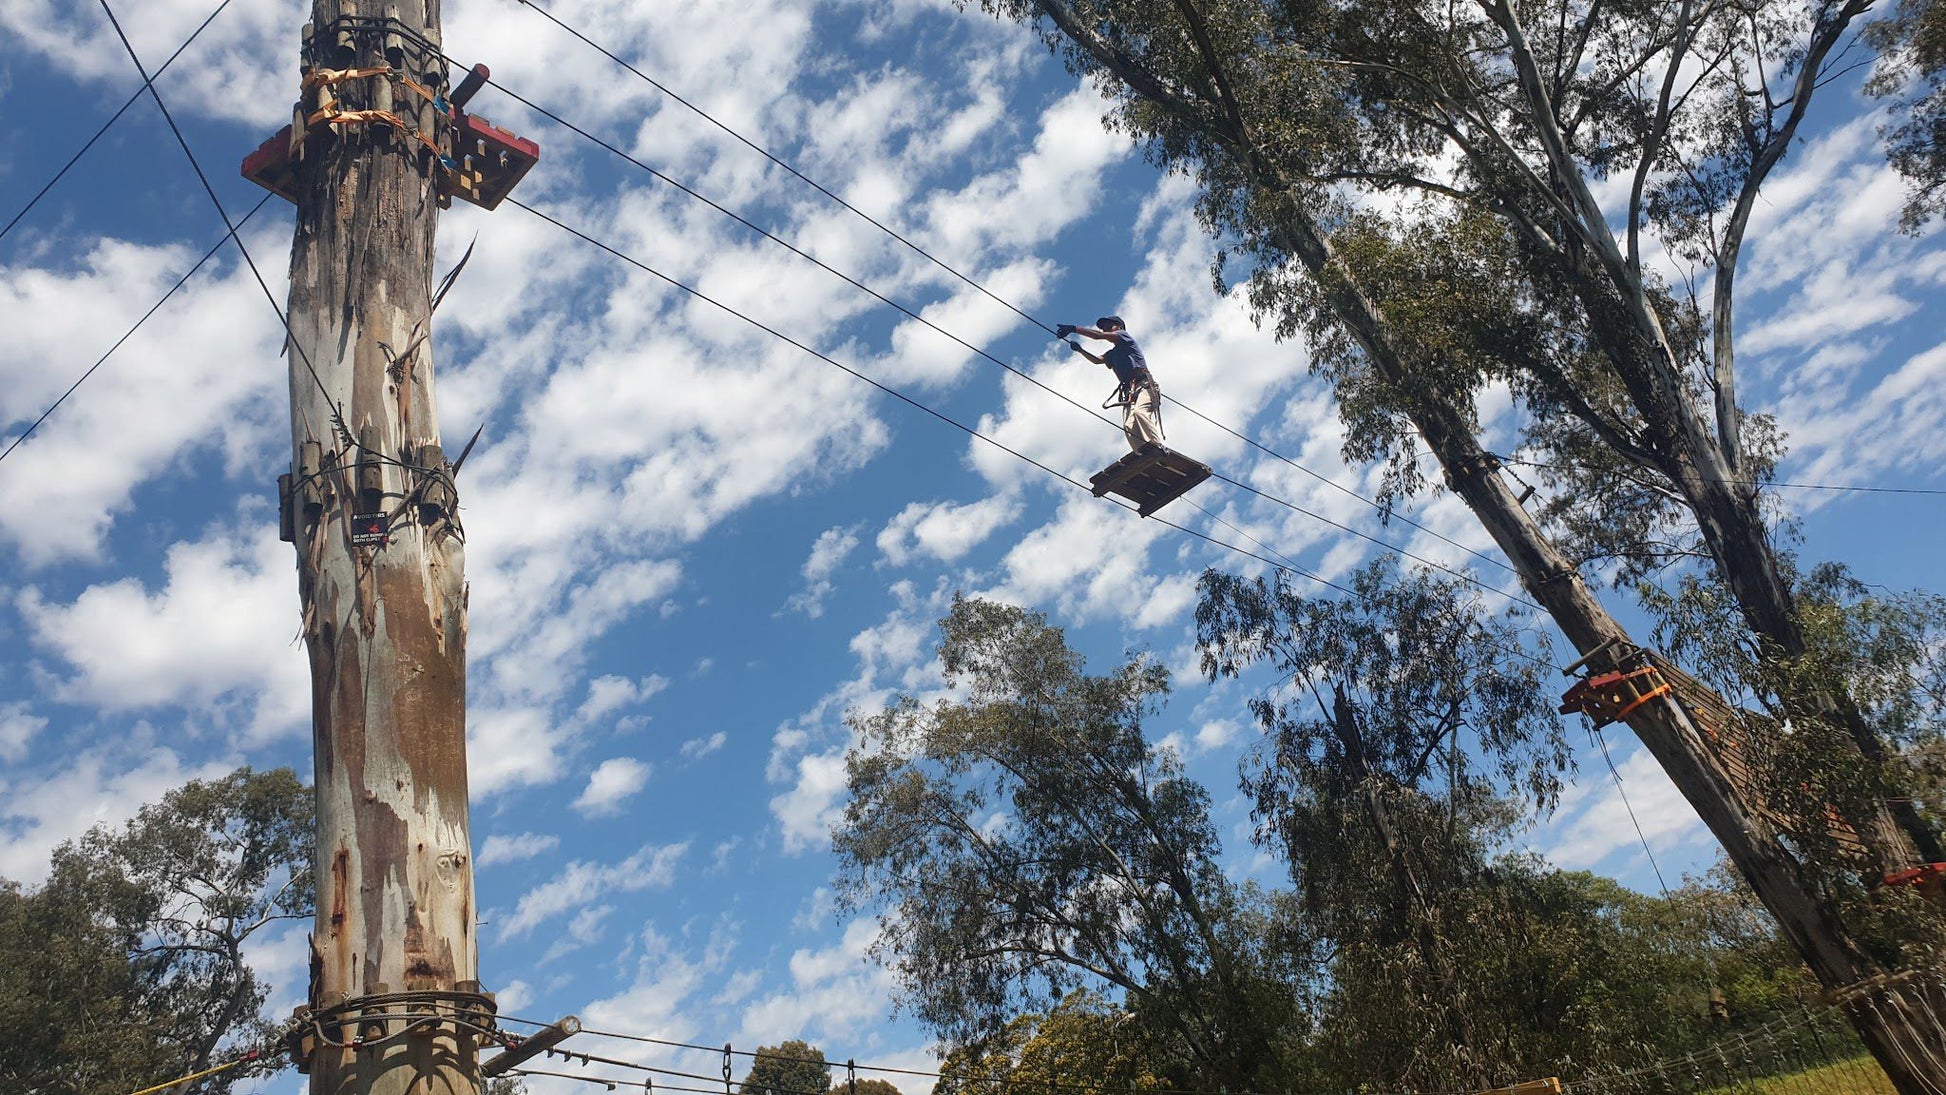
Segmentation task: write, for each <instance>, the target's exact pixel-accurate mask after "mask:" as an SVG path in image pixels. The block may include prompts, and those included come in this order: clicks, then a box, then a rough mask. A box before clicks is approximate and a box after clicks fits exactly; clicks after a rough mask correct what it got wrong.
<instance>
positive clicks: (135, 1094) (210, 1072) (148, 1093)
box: [129, 1052, 259, 1095]
mask: <svg viewBox="0 0 1946 1095" xmlns="http://www.w3.org/2000/svg"><path fill="white" fill-rule="evenodd" d="M258 1056H259V1055H258V1054H256V1053H254V1052H253V1053H248V1054H245V1055H244V1056H242V1057H238V1058H237V1059H236V1060H234V1061H229V1062H227V1063H224V1064H220V1065H217V1066H216V1067H215V1068H206V1069H204V1070H203V1071H201V1072H192V1073H190V1074H189V1075H187V1076H178V1077H176V1078H175V1079H173V1080H170V1081H169V1082H168V1083H164V1084H157V1085H155V1086H154V1087H145V1088H143V1089H142V1090H140V1091H131V1092H129V1095H155V1093H156V1092H158V1091H167V1090H169V1089H170V1088H172V1087H175V1086H176V1085H177V1084H186V1083H189V1082H190V1081H192V1080H200V1079H202V1078H204V1077H205V1076H214V1075H216V1074H217V1073H219V1072H228V1071H229V1070H231V1069H233V1068H235V1067H237V1066H238V1065H242V1064H248V1063H250V1062H251V1061H254V1060H256V1059H257V1057H258Z"/></svg>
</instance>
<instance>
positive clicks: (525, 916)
mask: <svg viewBox="0 0 1946 1095" xmlns="http://www.w3.org/2000/svg"><path fill="white" fill-rule="evenodd" d="M688 849H689V844H688V843H687V842H684V843H681V844H664V845H655V844H645V845H643V846H642V848H641V850H640V851H637V852H636V853H635V854H634V855H631V856H629V857H628V858H627V859H624V860H622V861H621V862H619V863H611V864H600V863H589V862H585V861H581V860H577V861H575V862H573V863H570V864H568V865H567V866H566V867H565V868H563V869H562V871H561V873H560V874H559V875H556V876H555V877H554V878H552V879H550V880H549V881H547V882H544V883H542V884H541V885H539V886H536V887H534V888H533V889H531V890H529V891H527V892H526V893H525V894H522V895H521V897H520V901H519V902H518V903H517V904H516V905H515V907H514V911H513V913H512V914H511V915H509V916H507V917H506V918H505V919H499V918H495V922H496V923H497V925H498V927H499V929H500V930H499V932H498V933H497V938H498V939H499V941H500V942H502V943H504V942H506V941H508V940H510V939H517V938H520V937H521V936H524V935H526V934H528V933H529V932H531V931H533V930H534V929H535V928H536V927H538V926H540V925H541V924H542V923H543V922H544V921H547V920H549V919H552V918H554V917H557V916H560V915H562V914H564V913H568V912H572V911H574V910H577V909H580V908H582V907H584V906H586V905H588V904H589V903H590V902H592V901H593V900H594V899H596V898H598V897H604V896H607V895H609V894H615V893H635V892H638V891H641V890H647V889H662V888H665V887H667V886H668V885H669V884H670V883H671V882H674V881H675V878H676V863H677V861H678V860H680V859H681V858H682V856H683V853H684V852H686V851H688Z"/></svg>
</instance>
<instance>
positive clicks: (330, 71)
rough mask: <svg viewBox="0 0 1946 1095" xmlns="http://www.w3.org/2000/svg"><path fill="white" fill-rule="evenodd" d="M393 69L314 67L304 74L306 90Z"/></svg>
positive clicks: (386, 67)
mask: <svg viewBox="0 0 1946 1095" xmlns="http://www.w3.org/2000/svg"><path fill="white" fill-rule="evenodd" d="M391 71H392V68H391V66H389V65H385V66H377V67H373V68H314V69H312V70H311V71H309V72H307V73H305V74H304V90H306V91H309V90H311V89H312V88H314V87H320V86H323V85H325V84H342V83H344V82H345V81H346V80H362V79H365V78H366V77H369V76H384V75H386V74H387V73H390V72H391Z"/></svg>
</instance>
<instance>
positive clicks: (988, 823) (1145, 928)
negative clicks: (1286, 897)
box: [833, 599, 1307, 1088]
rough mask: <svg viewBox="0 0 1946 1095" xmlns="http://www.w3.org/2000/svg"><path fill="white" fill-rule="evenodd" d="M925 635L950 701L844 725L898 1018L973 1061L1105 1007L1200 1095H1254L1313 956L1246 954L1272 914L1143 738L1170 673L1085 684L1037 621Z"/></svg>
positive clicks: (855, 835)
mask: <svg viewBox="0 0 1946 1095" xmlns="http://www.w3.org/2000/svg"><path fill="white" fill-rule="evenodd" d="M940 631H941V636H942V642H941V645H940V650H939V658H940V664H941V666H942V668H943V669H944V671H945V674H946V677H947V679H948V682H949V684H951V685H952V686H954V687H955V689H956V693H955V698H954V699H949V700H941V701H939V702H937V703H935V704H933V705H931V706H926V705H923V704H921V703H920V702H919V701H918V700H916V699H914V698H912V697H909V696H906V697H900V698H898V699H896V700H895V701H893V703H892V704H891V705H890V706H888V707H887V708H885V709H884V710H882V711H879V712H877V713H875V714H870V715H858V716H855V717H854V719H853V727H854V729H855V730H856V731H857V733H858V735H859V739H860V745H859V746H858V747H857V748H855V749H854V750H853V751H852V752H851V754H850V755H849V756H848V757H847V759H846V770H847V783H848V790H849V792H850V797H849V800H848V802H847V805H846V809H845V815H844V820H843V822H842V823H841V824H840V825H839V827H838V829H837V831H836V832H835V833H834V834H833V847H834V849H835V851H836V852H837V855H838V857H839V861H840V869H841V875H840V892H841V893H842V895H843V896H844V898H845V900H846V901H848V902H849V903H850V904H851V905H853V906H859V905H865V904H871V905H876V906H878V907H879V908H881V910H882V912H881V916H880V923H881V925H882V926H883V932H882V934H881V937H880V941H879V943H878V944H877V950H876V955H877V957H878V958H879V959H880V960H881V961H884V962H885V963H887V964H888V965H889V966H890V967H891V968H893V969H894V970H895V971H896V972H897V973H898V974H899V976H900V979H901V983H902V987H903V995H904V1000H905V1003H906V1004H907V1005H908V1006H910V1007H911V1008H912V1009H913V1010H914V1011H915V1012H916V1014H917V1015H918V1016H919V1017H920V1018H921V1019H922V1020H924V1021H925V1022H927V1023H928V1024H930V1025H932V1026H933V1027H934V1028H935V1029H936V1030H938V1031H940V1032H941V1033H942V1034H944V1035H945V1036H946V1037H947V1038H948V1039H950V1040H952V1041H955V1042H977V1041H979V1040H981V1039H983V1038H990V1037H994V1036H997V1035H999V1034H1000V1033H1002V1031H1003V1030H1004V1028H1006V1026H1007V1024H1008V1021H1009V1020H1010V1019H1011V1018H1012V1017H1013V1016H1014V1015H1016V1014H1017V1013H1018V1012H1020V1011H1023V1010H1039V1009H1040V1008H1042V1007H1045V1006H1047V1005H1048V1004H1050V1003H1052V1002H1053V1001H1055V1000H1058V999H1060V998H1062V997H1064V996H1066V995H1067V994H1068V993H1069V992H1071V991H1072V990H1074V989H1076V988H1081V987H1101V988H1107V989H1111V990H1114V991H1118V992H1119V993H1122V994H1124V995H1125V997H1126V999H1127V1002H1128V1007H1129V1009H1130V1010H1131V1011H1132V1012H1134V1013H1135V1014H1136V1015H1137V1017H1138V1021H1139V1023H1140V1024H1141V1026H1142V1029H1143V1030H1144V1032H1145V1034H1146V1036H1147V1037H1150V1038H1153V1039H1156V1040H1157V1041H1158V1042H1166V1043H1167V1044H1168V1045H1170V1046H1171V1052H1172V1053H1175V1054H1177V1055H1178V1056H1179V1057H1180V1059H1182V1060H1184V1061H1187V1062H1190V1063H1191V1067H1193V1068H1194V1069H1195V1070H1196V1071H1197V1073H1198V1074H1199V1076H1200V1077H1201V1079H1202V1081H1203V1082H1206V1083H1210V1084H1222V1083H1227V1084H1229V1085H1231V1086H1233V1087H1237V1088H1245V1087H1261V1086H1263V1083H1262V1082H1260V1081H1263V1079H1264V1075H1265V1071H1266V1070H1269V1069H1273V1068H1274V1066H1275V1060H1274V1054H1273V1053H1272V1052H1271V1048H1272V1046H1273V1045H1274V1044H1275V1043H1276V1042H1277V1040H1278V1038H1279V1036H1280V1032H1282V1031H1284V1030H1286V1029H1287V1028H1289V1027H1291V1026H1293V1025H1295V1024H1296V1019H1295V1015H1294V1011H1295V997H1294V991H1293V989H1292V987H1291V986H1293V985H1294V984H1296V983H1297V981H1298V979H1299V977H1298V973H1299V968H1300V967H1302V966H1303V965H1304V963H1305V961H1306V960H1307V957H1306V956H1305V955H1303V954H1302V953H1301V950H1300V949H1298V948H1289V947H1279V948H1265V947H1263V946H1260V945H1259V933H1260V931H1261V925H1262V924H1263V923H1265V922H1266V921H1268V920H1273V919H1275V918H1276V916H1277V910H1276V909H1275V908H1274V907H1270V906H1269V905H1268V904H1267V903H1266V902H1265V901H1264V899H1263V898H1262V895H1258V894H1254V893H1252V892H1250V891H1247V890H1241V889H1239V888H1237V887H1235V886H1233V885H1231V884H1230V883H1229V881H1228V880H1227V879H1226V878H1225V877H1224V875H1223V872H1222V870H1221V867H1220V864H1219V861H1218V856H1219V853H1220V850H1221V848H1220V844H1219V842H1218V840H1217V836H1216V833H1215V830H1214V828H1213V827H1212V826H1211V824H1210V820H1209V796H1208V794H1207V792H1206V791H1205V790H1204V789H1203V788H1202V787H1201V786H1200V785H1199V784H1197V783H1196V782H1195V781H1193V780H1190V779H1188V778H1186V777H1185V776H1184V775H1183V774H1182V771H1181V767H1180V763H1179V762H1178V761H1177V759H1176V758H1175V756H1174V754H1173V753H1171V752H1157V751H1154V750H1152V749H1150V748H1149V746H1148V744H1147V742H1146V741H1145V740H1144V738H1143V734H1142V725H1143V722H1144V720H1145V719H1146V718H1147V717H1149V716H1150V715H1151V714H1152V713H1153V712H1154V711H1155V709H1156V708H1157V707H1158V705H1159V704H1160V703H1161V701H1162V697H1163V696H1165V695H1166V694H1167V691H1168V688H1169V681H1168V674H1167V672H1166V671H1165V670H1164V669H1163V668H1162V667H1161V666H1159V665H1157V664H1155V663H1154V662H1152V661H1150V660H1149V659H1147V658H1143V657H1136V658H1133V659H1132V660H1130V661H1129V662H1127V663H1126V664H1124V665H1122V666H1120V667H1118V668H1117V669H1116V670H1115V671H1113V672H1111V673H1108V674H1106V675H1102V676H1094V675H1090V674H1088V673H1086V672H1084V669H1083V665H1082V659H1081V658H1080V656H1079V655H1077V654H1076V653H1075V652H1074V651H1073V650H1072V649H1071V648H1070V647H1069V646H1068V645H1067V643H1066V640H1065V638H1064V637H1063V635H1062V633H1061V631H1060V630H1059V629H1058V628H1054V627H1050V626H1048V624H1047V623H1046V621H1045V619H1044V618H1043V617H1042V616H1040V615H1039V614H1037V613H1032V612H1027V611H1024V610H1022V609H1019V608H1014V607H1011V606H1007V605H1000V604H994V603H991V602H987V601H981V600H962V599H956V600H955V602H954V604H953V607H952V610H951V612H950V613H949V614H948V615H947V616H946V618H945V619H944V620H942V621H941V622H940Z"/></svg>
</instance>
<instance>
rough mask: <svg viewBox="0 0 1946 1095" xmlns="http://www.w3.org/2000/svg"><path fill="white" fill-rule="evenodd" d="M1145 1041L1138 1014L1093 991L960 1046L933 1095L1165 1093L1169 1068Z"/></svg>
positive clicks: (941, 1071) (1074, 995)
mask: <svg viewBox="0 0 1946 1095" xmlns="http://www.w3.org/2000/svg"><path fill="white" fill-rule="evenodd" d="M1155 1058H1156V1054H1155V1052H1154V1047H1153V1046H1151V1045H1150V1044H1149V1043H1148V1042H1146V1041H1145V1040H1143V1038H1142V1037H1141V1032H1140V1028H1139V1027H1138V1026H1137V1025H1135V1016H1134V1015H1132V1014H1130V1013H1129V1012H1126V1011H1123V1010H1122V1009H1121V1008H1118V1007H1116V1006H1115V1005H1113V1004H1111V1003H1109V1002H1108V1001H1107V1000H1105V999H1104V998H1102V997H1101V996H1100V995H1099V994H1097V993H1093V992H1089V991H1087V990H1085V989H1084V990H1079V991H1076V992H1072V993H1069V994H1068V995H1067V996H1066V997H1063V998H1062V999H1061V1000H1060V1002H1058V1003H1056V1004H1055V1005H1054V1006H1053V1007H1052V1008H1051V1009H1049V1010H1048V1012H1047V1013H1046V1014H1044V1015H1043V1014H1040V1013H1038V1012H1030V1013H1028V1014H1025V1015H1020V1016H1016V1017H1015V1018H1014V1019H1012V1020H1010V1021H1009V1022H1008V1023H1007V1025H1006V1026H1005V1027H1003V1028H1002V1029H1001V1030H1000V1031H999V1032H998V1033H997V1034H995V1035H993V1036H991V1037H989V1038H987V1039H984V1040H982V1041H980V1042H978V1043H973V1044H969V1045H962V1046H955V1047H953V1049H952V1050H951V1051H950V1052H949V1053H948V1054H947V1056H946V1059H945V1061H944V1062H942V1063H941V1065H940V1069H939V1079H938V1081H937V1082H935V1083H934V1084H933V1089H932V1095H1063V1093H1064V1092H1069V1093H1084V1095H1085V1093H1092V1092H1117V1093H1122V1092H1128V1093H1131V1095H1133V1093H1138V1092H1148V1091H1156V1092H1159V1091H1167V1090H1170V1089H1172V1084H1171V1083H1170V1082H1169V1080H1168V1078H1167V1075H1166V1074H1167V1071H1168V1068H1167V1066H1166V1065H1165V1064H1164V1063H1162V1062H1160V1061H1158V1060H1156V1059H1155Z"/></svg>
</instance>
